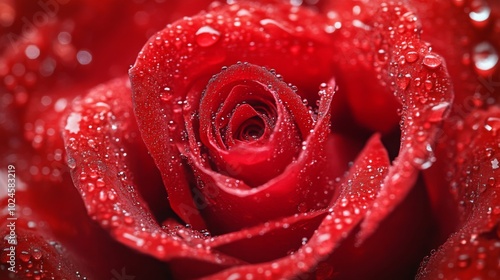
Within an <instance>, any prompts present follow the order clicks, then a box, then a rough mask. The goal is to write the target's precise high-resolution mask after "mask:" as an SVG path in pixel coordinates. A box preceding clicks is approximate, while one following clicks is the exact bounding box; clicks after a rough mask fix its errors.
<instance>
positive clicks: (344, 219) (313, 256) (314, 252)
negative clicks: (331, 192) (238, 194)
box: [206, 136, 389, 279]
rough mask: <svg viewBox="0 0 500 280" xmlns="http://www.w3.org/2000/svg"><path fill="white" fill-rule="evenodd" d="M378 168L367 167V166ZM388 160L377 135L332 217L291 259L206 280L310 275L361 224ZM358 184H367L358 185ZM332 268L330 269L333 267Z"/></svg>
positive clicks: (347, 182) (349, 178)
mask: <svg viewBox="0 0 500 280" xmlns="http://www.w3.org/2000/svg"><path fill="white" fill-rule="evenodd" d="M372 164H373V165H374V166H378V168H377V169H375V168H371V169H369V168H366V166H368V165H372ZM388 167H389V159H388V157H387V152H386V150H385V148H384V146H383V145H382V143H381V142H380V139H379V137H378V136H374V137H373V138H372V139H370V141H369V142H368V143H367V145H366V146H365V148H364V150H363V151H362V152H361V153H360V155H359V156H358V158H357V159H356V161H355V163H354V165H353V167H352V169H351V172H350V173H349V175H348V176H347V177H346V178H345V181H344V182H343V184H342V186H341V194H340V197H339V198H338V199H336V200H334V201H332V204H333V205H332V207H331V208H330V209H329V213H330V214H329V215H327V216H326V217H325V219H324V220H323V221H322V223H321V224H320V225H319V227H318V229H317V230H316V231H315V232H314V234H313V236H312V237H311V238H310V239H309V241H308V242H307V243H306V244H305V245H304V246H302V247H301V248H300V249H299V250H298V251H297V252H295V253H294V254H293V255H291V256H287V257H284V258H280V259H277V260H275V261H273V262H268V263H260V264H256V265H245V266H240V267H237V268H230V269H227V270H224V271H223V272H221V273H218V274H215V275H212V276H210V277H207V278H206V279H240V278H243V277H245V275H248V274H250V275H252V276H253V277H254V278H264V277H268V278H280V279H286V278H292V277H297V276H299V275H301V274H302V273H307V272H308V271H309V270H310V269H311V268H313V267H315V266H316V265H318V263H319V262H320V261H321V260H323V259H324V258H326V257H328V256H329V255H330V254H331V253H332V251H333V250H334V249H335V247H336V246H338V244H339V242H340V241H342V240H343V239H345V238H346V237H347V236H348V235H349V233H350V232H351V231H352V230H353V229H354V228H355V227H356V226H357V225H358V224H359V223H360V222H361V220H362V219H363V217H364V215H365V214H366V211H367V210H368V209H369V207H370V205H371V204H372V203H373V201H374V200H375V199H376V195H377V192H378V190H379V189H380V185H381V183H382V180H383V179H384V176H385V175H386V174H387V170H388ZM357 182H364V183H363V184H358V183H357ZM330 269H331V267H330Z"/></svg>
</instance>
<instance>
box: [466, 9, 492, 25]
mask: <svg viewBox="0 0 500 280" xmlns="http://www.w3.org/2000/svg"><path fill="white" fill-rule="evenodd" d="M490 15H491V9H490V7H489V6H488V5H481V6H480V7H478V8H477V9H474V10H473V11H471V12H470V13H469V18H470V19H471V21H472V24H473V25H474V26H476V27H484V26H485V25H486V24H487V23H488V19H489V18H490Z"/></svg>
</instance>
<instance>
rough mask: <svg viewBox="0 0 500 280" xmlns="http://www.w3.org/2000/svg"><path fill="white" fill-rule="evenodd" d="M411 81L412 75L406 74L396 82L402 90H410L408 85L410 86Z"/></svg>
mask: <svg viewBox="0 0 500 280" xmlns="http://www.w3.org/2000/svg"><path fill="white" fill-rule="evenodd" d="M410 81H411V75H410V74H406V75H404V76H403V75H402V74H401V75H400V76H399V77H398V79H397V81H396V83H397V85H398V87H399V88H400V89H402V90H405V89H406V88H408V85H409V84H410Z"/></svg>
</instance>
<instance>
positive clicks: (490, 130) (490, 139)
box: [420, 106, 500, 279]
mask: <svg viewBox="0 0 500 280" xmlns="http://www.w3.org/2000/svg"><path fill="white" fill-rule="evenodd" d="M449 133H450V136H449V139H448V141H447V144H446V145H443V146H442V147H441V148H442V149H443V150H444V151H446V153H447V154H448V156H449V157H450V158H449V159H447V160H446V161H445V160H443V162H440V164H443V165H444V166H445V172H446V174H448V175H447V177H446V179H447V181H448V184H449V186H450V192H451V194H452V195H453V196H454V197H455V198H456V199H457V201H458V204H457V205H459V208H458V209H456V211H458V212H459V213H460V214H461V215H460V216H461V217H462V219H461V223H460V225H459V229H458V231H457V232H455V233H454V234H452V235H451V236H450V237H449V238H448V240H447V241H446V242H445V244H444V245H443V246H441V248H439V250H438V251H437V252H436V253H435V254H433V255H432V256H431V257H430V259H428V260H427V262H426V263H424V264H423V266H422V269H421V271H420V278H422V279H438V278H443V277H446V278H455V277H456V278H477V277H480V278H483V279H495V278H498V277H499V276H500V271H499V269H498V258H499V257H500V241H499V235H498V225H499V223H500V201H499V196H498V193H497V192H498V186H500V185H499V178H500V165H499V161H500V153H499V151H500V141H499V138H498V136H499V133H500V107H498V106H493V107H491V108H490V109H489V110H488V111H475V112H473V113H472V114H471V115H470V116H469V117H467V118H466V120H465V121H464V122H463V123H458V124H457V125H456V126H455V127H454V129H453V130H450V131H449Z"/></svg>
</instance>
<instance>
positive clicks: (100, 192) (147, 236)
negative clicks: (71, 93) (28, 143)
mask: <svg viewBox="0 0 500 280" xmlns="http://www.w3.org/2000/svg"><path fill="white" fill-rule="evenodd" d="M62 129H63V137H64V140H65V144H66V151H67V155H68V160H67V161H68V165H69V167H70V168H71V174H72V178H73V182H74V183H75V186H76V187H77V189H78V190H79V192H80V194H81V195H82V198H83V200H84V202H85V205H86V207H87V211H88V213H89V215H90V216H91V217H92V218H93V219H95V220H97V221H98V222H99V223H100V224H101V226H103V227H104V228H106V229H108V230H109V231H110V233H111V234H112V236H113V237H114V238H115V239H117V240H119V241H120V242H122V243H124V244H126V245H128V246H130V247H132V248H134V249H136V250H138V251H140V252H143V253H145V254H149V255H151V256H154V257H156V258H158V259H160V260H170V259H172V258H174V257H180V256H189V257H191V258H193V259H196V260H200V261H202V262H206V263H209V264H210V263H212V264H214V265H215V266H216V267H217V266H227V265H229V264H238V263H239V261H238V260H234V259H232V258H230V257H225V256H224V255H222V254H214V253H212V252H210V251H209V250H206V249H205V248H202V247H200V246H196V245H199V244H200V243H201V242H202V241H203V239H204V238H205V237H204V236H203V235H202V234H201V233H199V232H194V231H190V230H187V231H185V228H183V227H181V226H180V225H179V224H178V223H176V222H168V223H167V224H165V226H163V227H162V226H160V224H158V223H157V222H156V218H155V217H154V216H153V214H152V213H151V211H150V210H149V207H148V205H146V203H145V202H144V201H143V199H142V195H141V193H139V190H138V189H137V188H136V184H137V183H136V180H135V178H137V177H139V176H140V174H138V173H137V172H138V171H136V170H139V169H137V167H136V168H133V166H134V163H133V160H135V159H134V158H135V157H136V155H135V152H138V153H139V155H140V154H145V151H144V150H142V151H143V152H144V153H141V149H140V147H141V146H142V142H141V140H140V138H138V130H137V127H136V124H135V120H134V118H133V115H132V103H131V99H130V85H129V83H128V80H127V79H125V78H122V79H117V80H113V81H111V82H109V83H108V84H106V85H100V86H98V87H97V88H95V89H93V90H91V91H90V92H89V94H88V95H86V96H85V97H84V98H83V99H82V100H76V101H75V102H74V103H73V105H72V110H71V111H70V112H69V115H68V116H67V118H66V119H65V121H64V123H63V124H62ZM131 147H133V149H134V150H132V148H131ZM142 160H143V162H142V164H141V168H144V167H145V164H147V161H146V160H145V159H142ZM145 170H147V168H145ZM143 172H144V171H143ZM155 184H156V186H158V184H157V183H156V182H154V181H149V182H147V181H146V182H142V183H141V186H142V187H141V189H140V190H141V191H142V192H144V191H146V192H147V191H150V190H151V189H155ZM164 205H165V204H164ZM165 207H166V206H165ZM166 210H168V209H166ZM183 232H184V233H183Z"/></svg>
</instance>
